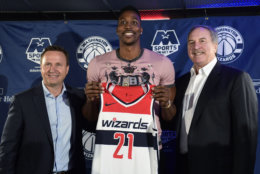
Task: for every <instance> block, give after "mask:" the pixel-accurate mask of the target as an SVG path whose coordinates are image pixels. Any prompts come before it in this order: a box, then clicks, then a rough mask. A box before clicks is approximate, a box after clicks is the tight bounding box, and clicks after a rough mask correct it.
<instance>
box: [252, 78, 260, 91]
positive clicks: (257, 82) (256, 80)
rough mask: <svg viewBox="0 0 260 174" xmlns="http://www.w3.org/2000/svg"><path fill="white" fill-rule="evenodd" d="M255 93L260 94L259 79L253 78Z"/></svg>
mask: <svg viewBox="0 0 260 174" xmlns="http://www.w3.org/2000/svg"><path fill="white" fill-rule="evenodd" d="M253 84H254V86H255V92H256V94H258V95H259V94H260V79H253Z"/></svg>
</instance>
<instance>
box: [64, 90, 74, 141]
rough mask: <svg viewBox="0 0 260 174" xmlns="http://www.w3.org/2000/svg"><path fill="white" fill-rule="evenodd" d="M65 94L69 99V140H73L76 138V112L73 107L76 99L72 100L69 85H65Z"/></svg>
mask: <svg viewBox="0 0 260 174" xmlns="http://www.w3.org/2000/svg"><path fill="white" fill-rule="evenodd" d="M66 88H67V95H68V99H69V105H70V112H71V124H72V125H71V126H72V127H71V129H72V132H71V142H75V139H76V112H75V107H74V105H75V104H76V101H73V100H74V98H73V95H72V92H71V89H70V88H69V87H67V86H66ZM72 144H73V143H72Z"/></svg>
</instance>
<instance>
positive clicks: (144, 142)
mask: <svg viewBox="0 0 260 174" xmlns="http://www.w3.org/2000/svg"><path fill="white" fill-rule="evenodd" d="M118 132H120V133H124V134H125V135H127V134H128V133H131V134H133V135H134V146H138V147H153V148H154V149H158V148H157V137H156V136H153V135H152V133H147V132H144V133H141V132H126V131H108V130H97V131H96V144H105V145H117V144H118V142H119V140H118V139H114V138H113V137H114V134H115V133H118ZM125 137H127V136H125ZM124 146H128V139H127V138H125V143H124Z"/></svg>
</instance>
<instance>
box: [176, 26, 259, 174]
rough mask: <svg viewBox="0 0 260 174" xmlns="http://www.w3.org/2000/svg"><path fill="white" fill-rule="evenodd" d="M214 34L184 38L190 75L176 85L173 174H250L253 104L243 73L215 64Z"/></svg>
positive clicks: (197, 30) (202, 29)
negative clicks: (174, 172) (175, 152)
mask: <svg viewBox="0 0 260 174" xmlns="http://www.w3.org/2000/svg"><path fill="white" fill-rule="evenodd" d="M217 46H218V40H217V34H216V32H215V31H214V30H213V29H212V28H210V27H208V26H196V27H194V28H192V29H191V31H190V33H189V36H188V55H189V57H190V59H191V61H192V62H193V67H192V68H191V71H190V72H189V73H187V74H185V75H184V76H182V77H180V78H179V79H178V80H177V81H176V88H177V89H176V91H177V93H176V98H175V105H176V107H177V115H176V117H175V121H176V122H175V123H177V126H176V129H177V168H178V172H177V174H253V173H254V164H255V156H256V145H257V125H258V123H257V108H258V107H257V98H256V93H255V90H254V87H253V85H252V80H251V78H250V77H249V75H248V74H247V73H245V72H242V71H239V70H236V69H233V68H229V67H227V66H224V65H221V64H220V63H219V62H218V61H217V59H216V56H215V54H216V51H217Z"/></svg>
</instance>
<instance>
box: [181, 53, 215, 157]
mask: <svg viewBox="0 0 260 174" xmlns="http://www.w3.org/2000/svg"><path fill="white" fill-rule="evenodd" d="M216 63H217V59H216V58H214V59H213V60H212V61H211V62H210V63H208V64H207V65H206V66H204V67H203V68H200V69H199V71H198V74H196V71H195V69H194V67H192V68H191V70H190V73H191V77H190V81H189V85H188V87H187V90H186V92H185V96H184V99H183V108H182V123H181V134H180V152H181V153H182V154H184V153H187V152H188V134H189V130H190V126H191V122H192V118H193V114H194V111H195V109H196V105H197V101H198V98H199V96H200V93H201V91H202V89H203V87H204V84H205V82H206V80H207V78H208V76H209V74H210V72H211V71H212V69H213V68H214V66H215V65H216Z"/></svg>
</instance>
